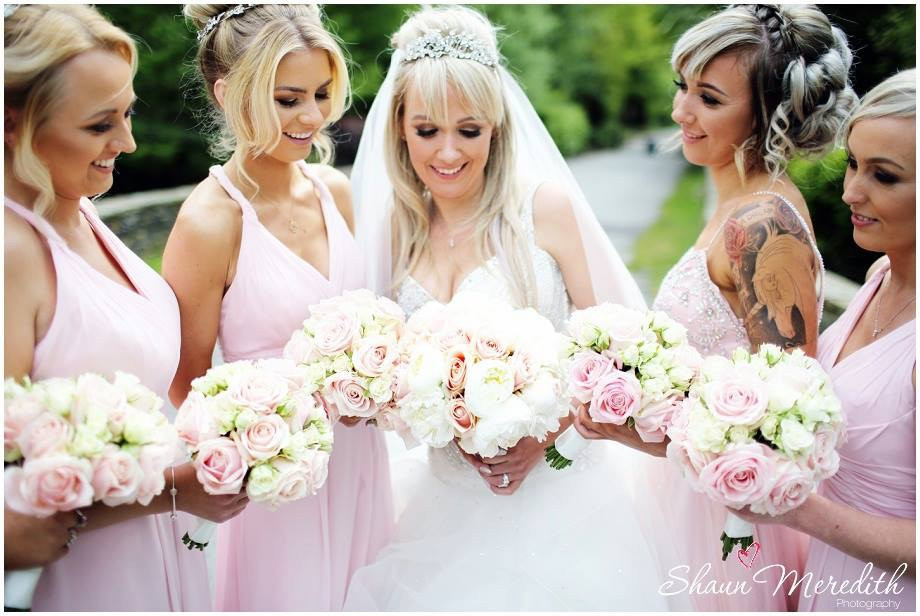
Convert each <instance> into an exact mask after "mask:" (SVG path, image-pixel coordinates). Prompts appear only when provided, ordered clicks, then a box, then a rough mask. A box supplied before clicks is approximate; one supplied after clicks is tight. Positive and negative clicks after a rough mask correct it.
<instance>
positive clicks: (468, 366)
mask: <svg viewBox="0 0 920 616" xmlns="http://www.w3.org/2000/svg"><path fill="white" fill-rule="evenodd" d="M562 345H563V339H562V337H561V336H560V335H559V334H558V333H557V332H556V331H555V330H554V329H553V326H552V324H551V323H550V322H549V321H548V320H547V319H546V318H544V317H542V316H540V315H539V314H538V313H537V312H536V311H535V310H533V309H525V310H515V309H513V308H512V307H511V306H510V305H508V304H506V303H504V302H501V301H497V300H495V299H494V298H487V297H485V296H482V295H479V294H476V293H462V294H460V295H458V296H457V297H455V298H454V299H453V300H452V301H451V302H450V303H449V304H447V305H444V304H441V303H438V302H429V303H427V304H425V305H424V306H423V307H422V308H420V309H419V310H418V311H417V312H416V313H415V314H413V315H412V316H411V317H410V318H409V320H408V322H407V330H406V334H405V336H404V339H403V341H402V344H401V362H402V363H401V365H400V368H399V373H400V378H399V382H398V386H397V397H396V409H395V414H396V415H397V416H398V420H399V421H400V422H401V423H402V424H404V425H405V426H406V427H407V429H408V431H409V432H411V435H412V437H413V438H414V439H416V440H417V441H420V442H422V443H425V444H427V445H430V446H431V447H444V446H446V445H447V444H448V443H450V442H451V441H452V440H454V439H457V440H458V441H459V445H460V447H461V448H462V449H463V450H464V451H466V452H467V453H470V454H479V455H481V456H482V457H485V458H490V457H494V456H496V455H498V454H499V451H500V449H508V448H510V447H513V446H514V445H515V444H516V443H517V442H518V441H519V440H520V439H521V438H523V437H525V436H532V437H535V438H537V439H538V440H543V439H545V438H546V435H547V434H548V433H550V432H553V431H555V430H558V429H559V419H560V418H561V417H564V416H565V415H566V414H568V403H567V400H566V399H565V398H564V397H563V395H562V394H563V389H564V381H563V378H562V374H561V372H560V369H559V362H560V359H561V353H562V350H563V346H562Z"/></svg>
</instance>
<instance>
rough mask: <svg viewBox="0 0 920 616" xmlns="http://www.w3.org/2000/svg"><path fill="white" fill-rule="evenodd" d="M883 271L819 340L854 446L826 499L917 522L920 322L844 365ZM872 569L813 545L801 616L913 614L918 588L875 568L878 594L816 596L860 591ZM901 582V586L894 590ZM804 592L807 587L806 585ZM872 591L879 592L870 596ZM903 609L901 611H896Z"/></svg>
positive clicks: (825, 489) (845, 449)
mask: <svg viewBox="0 0 920 616" xmlns="http://www.w3.org/2000/svg"><path fill="white" fill-rule="evenodd" d="M887 271H888V268H887V267H885V268H882V269H881V270H880V271H878V272H876V274H875V275H874V276H873V277H872V278H871V279H870V280H869V282H867V283H866V284H865V285H864V286H863V287H862V289H860V290H859V292H858V293H857V294H856V297H854V298H853V300H852V301H851V302H850V305H849V306H848V307H847V310H846V312H844V313H843V315H841V316H840V318H839V319H837V321H836V322H835V323H834V324H833V325H831V326H830V327H828V328H827V330H826V331H825V332H824V333H823V334H822V335H821V337H820V339H819V340H818V360H819V361H820V362H821V365H822V366H823V367H824V369H825V370H826V371H827V373H828V374H829V375H830V377H831V382H832V383H833V386H834V392H835V393H836V394H837V396H838V397H839V398H840V401H841V402H842V404H843V411H844V415H845V416H846V420H847V431H846V441H845V442H844V443H843V445H840V446H839V448H838V453H839V454H840V468H839V470H838V471H837V474H836V475H834V476H832V477H830V478H828V479H826V480H825V481H823V482H822V483H821V485H820V487H819V488H818V493H819V494H821V495H823V496H826V497H827V498H829V499H831V500H833V501H836V502H838V503H843V504H845V505H848V506H850V507H853V508H854V509H858V510H859V511H863V512H865V513H869V514H872V515H877V516H884V517H894V518H904V519H909V520H914V519H916V502H917V484H916V479H917V457H916V438H917V399H916V394H915V391H914V386H913V384H912V382H911V373H912V371H913V369H914V366H915V365H916V363H917V354H916V340H917V329H916V320H911V321H909V322H907V323H904V324H903V325H901V326H900V327H897V328H895V329H893V330H892V331H889V332H887V333H885V334H884V335H882V336H881V337H879V338H878V339H877V340H874V341H873V342H872V343H871V344H869V345H866V346H864V347H863V348H861V349H858V350H857V351H854V352H853V353H851V354H850V355H847V356H846V357H844V358H843V359H841V360H839V361H838V358H839V356H840V351H841V350H842V349H843V347H844V345H845V343H846V341H847V339H848V338H849V337H850V334H851V333H852V331H853V327H855V325H856V322H857V321H859V317H860V316H861V315H862V314H863V312H864V311H865V309H866V306H867V305H868V304H869V302H870V301H871V300H872V298H873V297H874V296H875V293H876V291H878V288H879V286H880V285H881V283H882V279H883V278H884V276H885V272H887ZM866 566H867V563H866V562H865V561H862V560H860V559H858V558H855V557H853V556H848V555H847V554H844V553H843V552H841V551H840V550H837V549H836V548H833V547H831V546H829V545H827V544H826V543H823V542H821V541H818V540H817V539H812V540H811V544H810V546H809V551H808V564H807V565H806V570H807V572H809V573H811V574H812V580H813V581H812V585H811V588H812V591H805V590H803V591H802V595H801V598H800V600H799V610H800V611H822V612H823V611H831V610H867V609H872V607H869V606H868V605H867V602H889V603H888V604H887V607H882V606H881V605H880V604H877V605H875V609H878V610H884V611H894V610H898V611H906V612H913V611H915V608H916V581H915V580H914V579H911V578H909V577H908V576H907V575H906V574H904V573H903V572H902V573H901V574H900V577H897V576H898V572H897V570H895V571H890V570H887V571H886V570H883V569H881V568H879V567H878V566H874V565H873V566H872V567H871V568H870V570H869V572H868V575H867V576H866V577H865V578H864V579H868V580H873V579H875V580H877V579H878V578H879V577H880V575H882V574H884V582H883V583H881V584H879V586H878V588H877V590H876V587H875V585H874V583H872V584H864V585H863V589H864V591H865V592H860V593H857V594H853V593H846V594H837V595H834V594H831V593H830V592H823V593H817V594H816V593H815V592H813V590H814V589H815V586H814V585H815V583H817V581H818V580H823V581H824V582H830V581H831V579H833V580H836V581H837V583H838V585H839V583H840V582H841V581H843V580H849V581H850V584H851V585H852V584H854V583H856V581H857V580H859V579H860V577H861V576H862V575H863V571H864V569H865V568H866ZM893 575H894V576H895V578H896V579H895V580H894V582H895V584H896V585H897V586H889V581H892V577H893ZM803 586H804V584H803ZM870 589H871V590H870ZM895 602H897V603H895Z"/></svg>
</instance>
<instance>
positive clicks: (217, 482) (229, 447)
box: [195, 436, 249, 494]
mask: <svg viewBox="0 0 920 616" xmlns="http://www.w3.org/2000/svg"><path fill="white" fill-rule="evenodd" d="M248 468H249V467H248V466H247V465H246V463H245V462H243V456H242V455H241V454H240V450H239V449H238V448H237V446H236V443H234V442H233V441H232V440H230V439H229V438H227V437H225V436H221V437H218V438H212V439H210V440H207V441H201V442H200V443H198V454H197V455H196V456H195V469H196V473H195V476H196V477H198V482H199V483H200V484H201V485H202V487H204V490H205V492H207V493H208V494H239V493H240V489H241V488H242V487H243V479H244V478H245V477H246V471H247V470H248Z"/></svg>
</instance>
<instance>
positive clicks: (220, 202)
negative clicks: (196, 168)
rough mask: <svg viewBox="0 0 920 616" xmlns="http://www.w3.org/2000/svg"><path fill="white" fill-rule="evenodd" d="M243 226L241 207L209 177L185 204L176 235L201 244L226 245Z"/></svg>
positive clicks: (176, 225) (197, 187) (194, 190)
mask: <svg viewBox="0 0 920 616" xmlns="http://www.w3.org/2000/svg"><path fill="white" fill-rule="evenodd" d="M241 226H242V215H241V213H240V206H239V204H237V203H236V201H234V200H233V199H232V198H231V197H230V195H228V194H227V192H226V191H225V190H224V189H223V188H222V187H221V185H220V184H219V183H218V182H217V180H216V179H214V178H213V177H211V176H208V177H207V178H205V179H204V180H203V181H201V182H200V183H199V184H198V185H197V186H196V187H195V188H194V189H193V190H192V192H191V193H190V194H189V196H188V197H186V199H185V201H183V202H182V207H180V208H179V214H178V216H177V217H176V224H175V226H174V228H173V233H175V232H179V233H180V234H182V235H190V236H192V237H193V238H194V239H196V240H201V241H209V242H214V241H221V242H227V241H228V240H229V239H230V238H232V237H235V234H238V233H239V230H240V228H241Z"/></svg>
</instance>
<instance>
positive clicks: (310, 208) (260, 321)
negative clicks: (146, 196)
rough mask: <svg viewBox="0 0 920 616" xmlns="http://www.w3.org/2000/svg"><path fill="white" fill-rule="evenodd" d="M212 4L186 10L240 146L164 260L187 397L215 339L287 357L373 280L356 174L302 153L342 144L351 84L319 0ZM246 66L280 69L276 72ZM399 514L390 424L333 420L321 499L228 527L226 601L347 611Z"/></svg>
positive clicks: (202, 190) (203, 192) (188, 206)
mask: <svg viewBox="0 0 920 616" xmlns="http://www.w3.org/2000/svg"><path fill="white" fill-rule="evenodd" d="M209 6H210V5H187V7H186V15H187V16H189V17H190V18H191V19H192V20H193V21H194V22H195V23H196V24H197V26H198V27H199V29H200V48H199V56H198V57H199V62H200V66H201V69H202V74H203V77H204V80H205V83H206V87H207V89H208V92H209V93H210V94H211V96H213V97H214V99H215V102H216V103H217V105H218V108H219V109H221V110H222V111H223V114H224V118H225V120H226V125H227V126H228V127H229V130H230V131H231V132H230V133H227V134H232V135H233V138H234V144H233V149H232V150H231V151H232V156H230V159H229V161H228V162H227V163H226V164H224V165H223V166H214V167H212V168H211V174H210V176H209V177H208V178H206V179H205V180H204V181H203V182H202V183H201V184H199V185H198V187H197V188H196V189H195V190H194V191H193V192H192V194H191V195H190V196H189V198H188V199H187V200H186V202H185V203H184V204H183V206H182V209H181V210H180V212H179V216H178V219H177V221H176V225H175V227H174V229H173V231H172V233H171V235H170V238H169V241H168V244H167V246H166V252H165V254H164V258H163V271H164V275H165V276H166V279H167V280H168V281H169V283H170V284H171V285H172V287H173V289H174V290H175V292H176V295H177V297H178V299H179V308H180V311H181V313H182V355H181V359H180V362H179V370H178V373H177V375H176V379H175V381H174V382H173V385H172V388H171V396H172V399H173V400H174V401H175V402H176V403H177V404H178V403H179V402H181V401H182V399H184V397H185V396H186V395H187V393H188V391H189V388H190V383H191V380H192V379H194V378H195V377H197V376H199V375H201V374H203V373H204V372H205V371H206V370H207V369H208V368H209V367H210V366H211V357H212V354H213V350H214V345H215V341H216V340H218V339H219V341H220V348H221V351H222V353H223V358H224V360H225V361H234V360H239V359H254V358H260V357H280V356H281V354H282V350H283V348H284V345H285V343H286V342H287V341H288V339H289V338H290V336H291V334H292V333H293V332H294V330H296V329H297V328H298V327H300V325H301V323H302V322H303V320H304V319H306V318H307V317H308V316H309V306H311V305H312V304H315V303H317V302H319V301H320V300H322V299H324V298H327V297H332V296H336V295H339V294H341V293H342V292H343V291H346V290H348V289H357V288H362V287H365V286H366V283H365V276H364V270H363V266H362V259H361V258H360V252H359V249H358V246H357V244H356V243H355V240H354V239H353V237H352V234H351V231H350V229H351V227H352V224H353V221H352V210H351V197H350V192H349V186H348V180H347V179H346V178H345V176H344V175H343V174H342V173H340V172H339V171H337V170H335V169H333V168H332V167H329V166H328V165H325V164H311V165H308V164H306V163H305V162H304V158H306V157H307V156H309V155H310V152H311V148H313V147H315V148H316V149H317V150H318V151H319V153H320V155H321V158H322V160H323V161H327V160H328V159H329V157H330V154H331V151H330V145H331V143H330V141H329V139H328V137H326V136H325V135H324V134H323V133H322V132H321V131H322V129H323V128H324V127H325V126H327V125H328V123H330V122H332V121H334V120H335V119H337V118H338V117H340V116H341V114H342V111H343V107H344V104H345V102H346V99H347V92H348V73H347V71H346V68H345V63H344V59H343V57H342V53H341V51H340V50H339V47H338V46H337V44H336V43H335V41H334V40H333V39H332V37H331V36H330V35H329V34H328V33H327V32H326V31H325V29H324V28H323V26H322V22H321V20H320V17H319V14H318V11H317V10H316V9H315V8H314V7H311V6H307V5H256V6H254V7H252V8H248V9H246V10H245V11H244V12H242V13H239V14H234V15H229V14H221V16H219V17H217V19H215V20H213V21H210V20H211V19H212V18H213V17H215V16H214V15H212V14H211V12H210V10H209V8H208V7H209ZM209 21H210V23H211V24H212V26H208V25H207V24H208V23H209ZM214 24H216V25H214ZM244 66H246V67H256V66H258V67H273V66H277V70H275V72H274V73H268V78H266V74H265V73H263V72H258V73H253V74H247V73H245V72H244V71H245V70H247V69H246V68H241V67H244ZM234 71H235V72H234ZM244 102H245V103H246V107H243V103H244ZM257 128H258V130H259V131H261V132H258V131H257ZM392 521H393V512H392V504H391V500H390V479H389V468H388V462H387V456H386V448H385V444H384V441H383V438H382V436H381V434H380V433H379V431H377V430H376V429H374V428H372V427H368V426H365V425H363V424H362V425H351V426H346V425H343V424H337V425H336V426H335V446H334V453H333V456H332V458H331V461H330V467H329V478H328V479H327V481H326V484H325V486H324V487H323V488H322V489H321V490H320V491H319V493H318V494H317V495H315V496H311V497H308V498H306V499H304V500H301V501H299V502H296V503H292V504H289V505H286V506H284V507H281V508H279V509H278V510H276V511H271V510H269V509H268V508H266V507H263V506H261V505H252V506H250V507H248V508H247V509H246V511H245V512H244V513H243V514H242V515H240V516H239V517H238V518H236V519H235V520H233V521H231V522H230V523H228V524H224V525H222V526H221V527H220V530H219V533H218V540H217V541H218V543H217V551H218V557H217V561H218V564H217V584H216V586H217V597H216V603H217V608H218V609H220V610H231V611H250V610H267V611H291V610H298V611H328V610H339V609H341V607H342V604H343V602H344V599H345V593H346V590H347V586H348V582H349V580H350V579H351V574H352V573H353V572H354V571H355V570H356V569H357V568H359V567H361V566H363V565H365V564H367V563H368V562H370V561H371V560H372V559H373V558H374V556H375V555H376V553H377V551H378V550H379V549H380V548H382V547H383V546H384V545H385V544H386V542H387V541H388V540H389V536H390V531H391V526H392Z"/></svg>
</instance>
